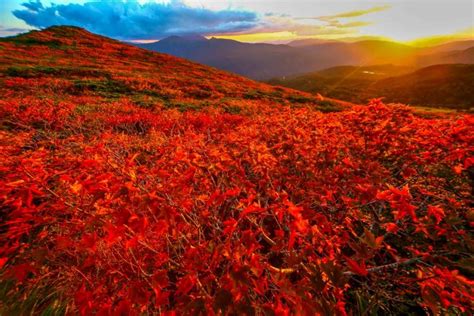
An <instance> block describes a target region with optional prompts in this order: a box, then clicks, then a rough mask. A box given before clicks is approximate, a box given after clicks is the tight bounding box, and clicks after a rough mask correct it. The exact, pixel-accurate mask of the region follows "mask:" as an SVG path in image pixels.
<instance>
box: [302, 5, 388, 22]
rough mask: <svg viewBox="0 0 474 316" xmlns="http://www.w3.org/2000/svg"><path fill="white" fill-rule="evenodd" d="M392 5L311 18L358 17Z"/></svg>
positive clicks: (324, 19) (330, 19)
mask: <svg viewBox="0 0 474 316" xmlns="http://www.w3.org/2000/svg"><path fill="white" fill-rule="evenodd" d="M390 8H391V6H389V5H384V6H376V7H372V8H369V9H366V10H354V11H346V12H342V13H338V14H334V15H325V16H319V17H313V18H310V19H316V20H322V21H332V20H336V19H340V18H356V17H359V16H363V15H367V14H370V13H375V12H380V11H385V10H387V9H390Z"/></svg>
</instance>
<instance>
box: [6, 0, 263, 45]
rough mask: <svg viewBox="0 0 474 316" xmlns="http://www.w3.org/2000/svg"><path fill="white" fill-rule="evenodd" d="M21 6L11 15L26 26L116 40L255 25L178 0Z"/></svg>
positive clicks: (245, 17) (244, 17)
mask: <svg viewBox="0 0 474 316" xmlns="http://www.w3.org/2000/svg"><path fill="white" fill-rule="evenodd" d="M22 6H23V7H24V9H21V10H15V11H13V12H12V13H13V14H14V15H15V16H16V17H17V18H19V19H21V20H23V21H25V22H26V23H27V24H28V25H30V26H33V27H37V28H44V27H48V26H52V25H73V26H79V27H84V28H86V29H88V30H89V31H92V32H95V33H99V34H103V35H106V36H110V37H115V38H119V39H159V38H163V37H166V36H169V35H186V34H195V33H199V34H203V35H212V34H223V33H235V32H241V31H244V30H249V29H252V28H254V27H255V26H257V25H258V24H259V19H258V17H257V15H256V13H254V12H250V11H238V10H231V9H227V10H220V11H213V10H209V9H206V8H193V7H189V6H187V5H186V4H184V3H183V2H182V1H181V0H174V1H171V2H170V3H152V2H150V3H144V4H140V3H139V2H138V1H137V0H128V1H90V2H86V3H84V4H56V5H55V4H53V5H51V6H49V7H45V6H43V4H42V3H41V0H37V1H30V2H27V3H23V4H22Z"/></svg>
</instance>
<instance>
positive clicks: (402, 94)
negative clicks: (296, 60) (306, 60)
mask: <svg viewBox="0 0 474 316" xmlns="http://www.w3.org/2000/svg"><path fill="white" fill-rule="evenodd" d="M269 82H270V83H272V84H275V85H282V86H285V87H290V88H293V89H299V90H302V91H306V92H312V93H320V94H322V95H326V96H328V97H333V98H338V99H342V100H347V101H351V102H359V103H364V102H366V101H367V100H369V99H371V98H377V97H384V98H385V101H386V102H396V103H398V102H400V103H407V104H411V105H422V106H430V107H447V108H455V109H470V108H473V107H474V86H473V84H472V83H473V82H474V65H467V64H445V65H434V66H429V67H425V68H422V69H419V70H416V71H413V68H412V67H406V66H404V67H402V66H394V65H381V66H370V67H355V66H341V67H334V68H329V69H325V70H323V71H318V72H315V73H311V74H307V75H304V76H297V77H293V78H285V79H283V78H281V79H274V80H270V81H269Z"/></svg>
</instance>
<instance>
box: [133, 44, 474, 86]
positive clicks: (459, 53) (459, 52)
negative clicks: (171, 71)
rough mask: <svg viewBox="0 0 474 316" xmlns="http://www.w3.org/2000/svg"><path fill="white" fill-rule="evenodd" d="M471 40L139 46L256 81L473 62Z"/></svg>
mask: <svg viewBox="0 0 474 316" xmlns="http://www.w3.org/2000/svg"><path fill="white" fill-rule="evenodd" d="M471 43H472V42H471V41H466V42H453V43H451V44H450V45H448V44H443V45H439V46H435V47H426V48H419V47H413V46H408V45H404V44H400V43H395V42H390V41H382V40H363V41H357V42H354V43H350V42H341V41H317V40H302V41H296V42H294V43H289V44H288V45H272V44H259V43H256V44H250V43H242V42H237V41H233V40H226V39H216V38H211V39H206V38H204V37H196V36H194V37H191V38H189V37H179V36H172V37H168V38H165V39H163V40H161V41H158V42H155V43H149V44H138V46H139V47H142V48H145V49H149V50H152V51H157V52H162V53H167V54H171V55H174V56H179V57H183V58H187V59H190V60H194V61H196V62H199V63H203V64H206V65H210V66H213V67H216V68H219V69H224V70H227V71H230V72H233V73H236V74H240V75H243V76H246V77H249V78H253V79H257V80H268V79H271V78H276V77H285V76H295V75H302V74H306V73H309V72H314V71H319V70H323V69H325V68H330V67H335V66H340V65H352V66H367V65H378V64H394V65H398V66H408V67H423V66H429V65H434V64H446V63H469V64H470V63H474V58H473V57H474V56H472V54H471V53H470V51H469V50H468V48H470V47H472V46H473V45H471V46H469V45H470V44H471Z"/></svg>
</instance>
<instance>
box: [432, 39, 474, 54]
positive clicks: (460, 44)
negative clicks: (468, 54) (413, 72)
mask: <svg viewBox="0 0 474 316" xmlns="http://www.w3.org/2000/svg"><path fill="white" fill-rule="evenodd" d="M471 47H474V40H464V41H454V42H449V43H445V44H440V45H436V46H430V47H425V49H424V50H425V51H426V52H427V53H433V54H434V53H442V52H449V51H456V50H466V49H468V48H471Z"/></svg>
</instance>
